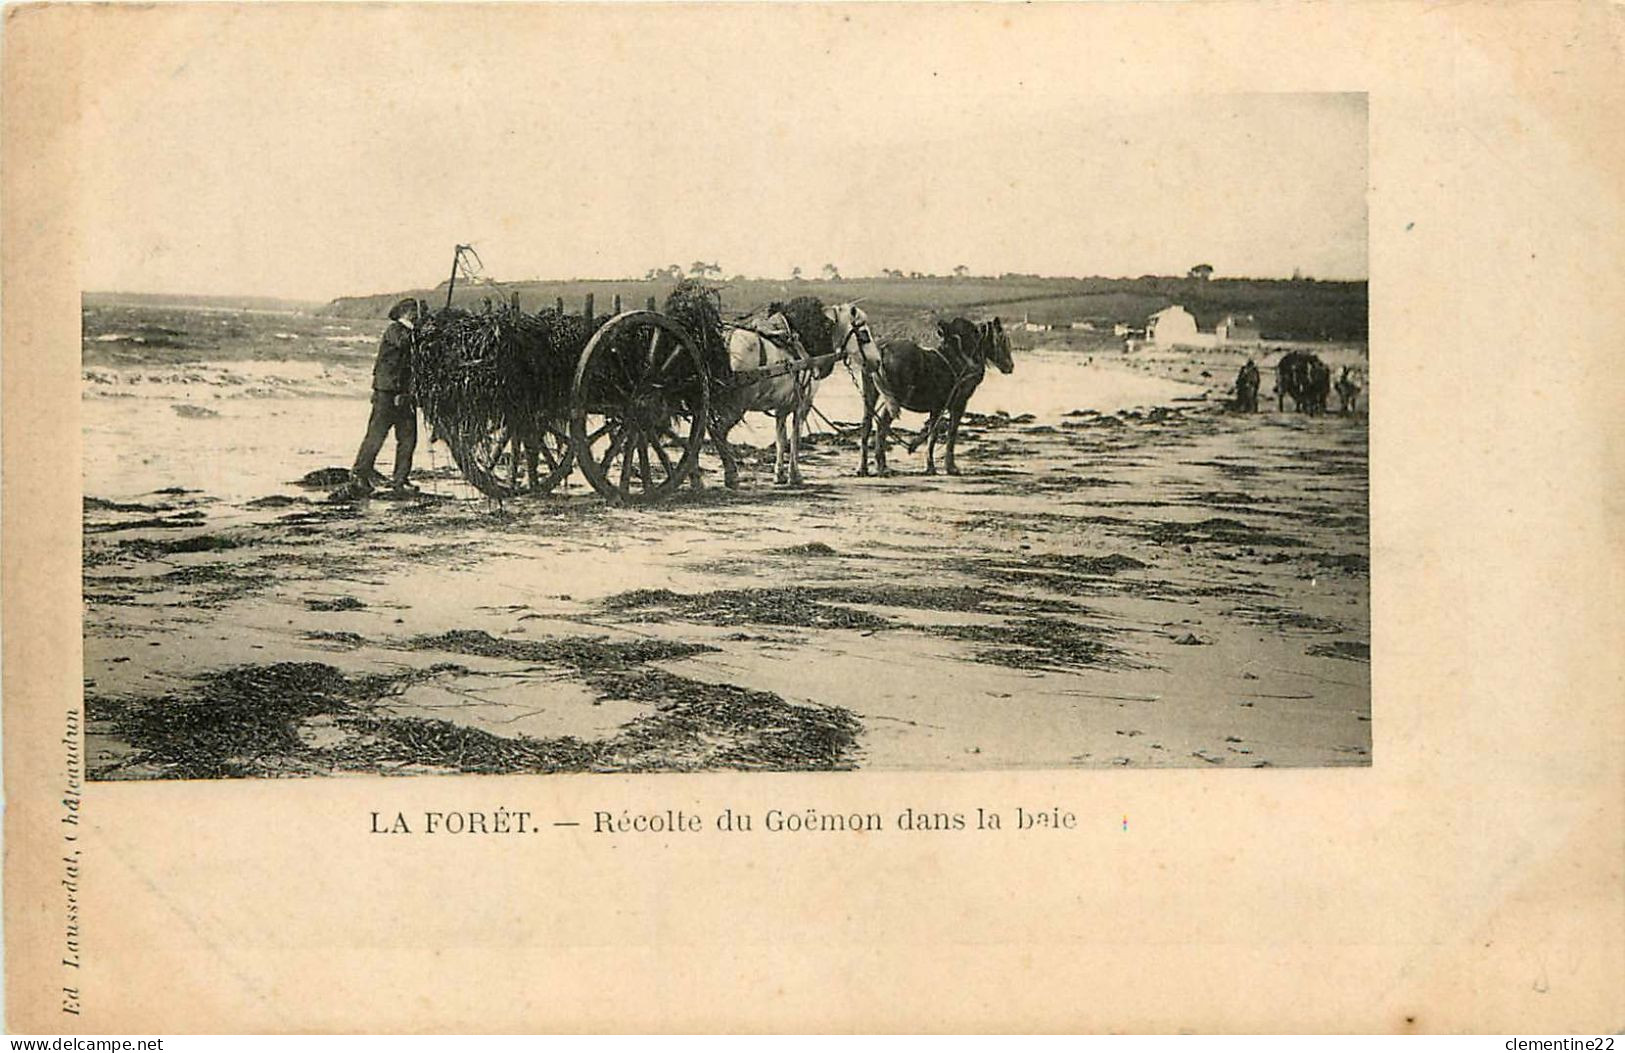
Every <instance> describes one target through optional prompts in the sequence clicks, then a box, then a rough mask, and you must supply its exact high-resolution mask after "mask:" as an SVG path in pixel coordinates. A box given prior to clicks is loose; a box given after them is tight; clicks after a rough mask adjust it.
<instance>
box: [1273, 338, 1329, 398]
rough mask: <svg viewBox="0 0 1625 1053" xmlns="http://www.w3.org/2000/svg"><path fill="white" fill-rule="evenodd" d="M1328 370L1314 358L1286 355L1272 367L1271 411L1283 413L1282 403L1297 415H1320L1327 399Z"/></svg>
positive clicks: (1297, 353)
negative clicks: (1288, 400)
mask: <svg viewBox="0 0 1625 1053" xmlns="http://www.w3.org/2000/svg"><path fill="white" fill-rule="evenodd" d="M1331 381H1332V373H1331V370H1329V369H1327V368H1326V364H1325V363H1324V362H1322V361H1321V360H1320V357H1319V356H1318V355H1313V354H1310V353H1309V352H1307V351H1288V352H1287V353H1286V354H1285V355H1282V356H1281V360H1280V361H1279V362H1277V363H1276V364H1275V408H1276V409H1277V410H1284V409H1286V400H1287V399H1288V398H1290V399H1291V400H1292V404H1293V405H1294V406H1295V407H1296V408H1297V410H1298V412H1300V413H1310V414H1314V413H1323V412H1325V410H1326V402H1327V399H1329V398H1330V396H1331Z"/></svg>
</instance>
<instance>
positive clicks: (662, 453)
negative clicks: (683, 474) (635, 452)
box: [653, 428, 677, 479]
mask: <svg viewBox="0 0 1625 1053" xmlns="http://www.w3.org/2000/svg"><path fill="white" fill-rule="evenodd" d="M666 430H667V433H668V434H669V433H670V431H671V429H669V428H668V429H666ZM653 445H654V448H655V456H656V457H659V458H660V463H661V464H663V465H665V468H666V478H667V479H674V478H676V477H677V466H676V465H674V464H672V463H671V454H669V453H667V452H666V448H665V447H664V446H662V445H660V439H659V437H658V436H657V437H656V438H655V440H654V444H653Z"/></svg>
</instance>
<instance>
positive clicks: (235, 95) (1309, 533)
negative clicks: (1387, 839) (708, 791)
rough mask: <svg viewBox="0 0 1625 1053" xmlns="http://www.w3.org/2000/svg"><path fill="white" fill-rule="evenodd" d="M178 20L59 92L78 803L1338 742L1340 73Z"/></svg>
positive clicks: (1148, 757)
mask: <svg viewBox="0 0 1625 1053" xmlns="http://www.w3.org/2000/svg"><path fill="white" fill-rule="evenodd" d="M219 44H220V45H221V46H219V47H217V48H215V49H214V50H213V51H212V52H211V54H209V55H208V56H206V57H202V58H199V59H198V60H197V61H196V62H194V63H189V64H187V65H186V66H185V67H184V68H182V69H181V70H179V71H178V72H177V76H176V77H175V78H174V79H173V80H171V81H170V82H168V83H165V84H162V85H161V86H155V89H154V90H155V91H156V92H157V93H158V97H157V98H156V99H155V98H153V97H151V96H148V95H143V96H141V97H140V98H134V97H118V96H114V95H110V96H109V97H106V98H99V99H96V100H95V103H96V105H95V106H94V107H93V109H92V111H91V112H92V113H93V114H94V120H95V122H96V125H97V129H96V134H95V135H94V136H93V138H92V139H91V140H90V142H92V143H93V146H92V149H91V150H90V164H91V166H92V169H93V171H95V173H96V178H95V179H94V181H93V182H94V186H95V191H94V193H93V197H92V201H91V205H90V212H91V214H92V215H93V216H94V219H93V220H92V223H91V229H92V231H93V233H92V235H91V237H90V238H89V239H88V244H87V246H86V253H87V259H86V262H85V269H84V282H85V286H84V289H83V305H82V316H83V331H82V343H81V356H82V402H81V407H80V411H81V419H82V431H83V451H84V455H83V456H84V463H83V479H84V511H83V516H84V519H83V536H84V545H83V564H84V582H83V587H84V655H85V658H84V663H85V669H84V691H85V742H86V765H87V774H88V777H89V778H90V779H92V780H120V779H202V778H240V777H256V778H257V777H266V778H269V777H289V776H318V775H331V774H358V773H359V774H375V775H406V774H454V773H487V774H491V773H506V774H512V773H536V774H546V773H551V772H690V771H713V770H753V771H757V770H759V771H799V770H812V771H827V770H846V769H874V770H908V769H914V770H984V769H1010V768H1067V767H1088V768H1095V767H1100V768H1111V767H1114V766H1115V767H1135V768H1139V767H1153V768H1168V767H1194V768H1236V767H1241V768H1260V767H1271V766H1289V767H1317V766H1329V765H1369V764H1370V763H1371V758H1372V749H1371V746H1372V735H1371V705H1370V695H1371V690H1370V687H1371V679H1370V675H1369V669H1370V600H1369V581H1370V574H1371V564H1370V544H1369V518H1368V516H1369V510H1368V443H1367V419H1368V417H1367V410H1368V406H1369V400H1370V399H1371V398H1373V397H1378V398H1380V393H1377V394H1375V395H1374V394H1373V388H1374V384H1373V378H1372V377H1371V372H1370V369H1369V366H1368V347H1367V342H1368V341H1367V333H1368V326H1367V286H1366V268H1367V229H1366V228H1367V216H1366V206H1365V201H1366V190H1367V182H1368V175H1367V165H1366V156H1367V127H1366V122H1367V106H1366V99H1365V97H1364V96H1363V95H1359V94H1303V93H1299V94H1220V95H1208V94H1172V95H1160V96H1155V97H1109V96H1101V97H1097V98H1091V99H1086V100H1084V101H1083V104H1081V105H1074V106H1071V107H1069V108H1068V109H1067V111H1066V112H1064V113H1040V112H1022V111H1021V110H1019V109H1012V111H1011V112H1009V113H1008V114H1005V115H1002V119H1001V120H1000V121H998V122H996V123H995V125H994V126H993V127H991V128H989V127H988V126H987V121H986V119H985V116H984V115H978V114H962V113H959V112H956V111H955V109H954V108H953V107H951V106H945V105H943V104H942V102H943V100H940V99H929V98H928V99H925V100H920V101H917V102H895V103H892V104H889V105H888V106H886V107H882V108H881V109H880V110H879V112H877V113H875V114H874V116H873V117H872V118H871V119H870V120H868V121H866V122H863V123H861V124H859V123H851V122H850V120H849V119H848V121H847V124H846V126H845V127H843V128H842V129H841V130H840V132H839V133H838V134H835V135H833V136H831V135H828V134H825V131H824V129H823V128H822V127H821V117H820V114H819V112H818V111H819V108H820V106H821V102H820V101H819V100H818V97H817V96H798V97H796V98H794V99H792V100H788V102H789V104H788V105H787V106H786V105H775V106H773V107H771V108H770V109H768V108H765V107H762V106H761V102H760V100H757V99H751V98H749V97H743V96H735V95H734V94H733V93H732V92H730V91H729V90H728V89H729V87H730V86H729V85H723V86H719V87H717V88H715V89H714V90H713V91H712V92H711V93H710V94H709V95H708V96H706V97H705V100H706V102H707V103H708V104H707V105H701V104H700V100H697V99H692V98H690V99H667V98H660V97H649V96H648V95H647V94H646V93H645V92H644V91H642V90H640V89H639V87H638V86H637V85H636V84H627V85H625V89H626V91H625V97H624V98H622V99H616V100H615V101H614V103H613V105H615V106H616V112H615V113H614V114H613V115H612V114H611V113H609V112H585V113H584V112H571V111H564V112H560V111H559V110H557V109H556V108H555V107H553V106H552V105H550V104H549V102H548V101H547V100H546V99H545V98H542V97H536V98H526V97H517V98H507V99H498V100H493V99H492V98H489V97H487V96H486V95H484V94H483V93H482V92H481V90H480V88H481V85H480V81H479V74H477V73H472V72H470V71H468V70H460V69H458V68H457V67H455V66H451V67H447V68H446V69H444V70H442V71H438V72H437V71H434V70H429V71H426V72H424V73H422V74H420V76H419V82H418V83H417V84H416V85H415V86H414V90H413V92H412V93H411V95H410V96H409V97H406V98H400V97H390V98H389V105H380V104H377V103H375V102H374V101H372V100H371V99H370V98H369V97H368V96H367V95H366V94H365V93H364V92H362V91H357V92H356V93H355V94H354V95H352V96H348V97H346V96H340V97H338V98H333V97H330V96H328V95H326V94H322V93H318V92H316V91H304V92H301V91H298V90H295V91H294V92H292V93H291V94H286V95H283V96H281V97H280V98H279V99H278V100H277V102H276V104H275V106H274V107H272V106H270V105H268V104H267V103H266V102H265V101H264V100H263V99H262V98H260V97H259V85H258V83H257V82H256V80H255V79H253V78H247V77H240V76H231V75H229V74H225V73H223V72H221V70H223V69H225V68H226V67H227V66H228V65H229V64H230V63H232V62H233V61H235V60H237V59H245V60H246V58H247V57H250V56H252V55H253V54H254V51H255V45H254V42H253V40H252V39H245V40H237V39H234V38H233V37H232V36H231V35H229V34H228V35H226V36H225V37H224V38H223V39H222V40H221V41H219ZM395 44H396V42H394V41H391V40H388V39H387V38H386V39H385V40H383V41H380V46H382V47H391V46H395ZM403 46H408V47H410V45H403ZM522 46H523V44H522V43H521V47H522ZM237 48H241V49H243V52H242V54H240V55H239V54H234V49H237ZM211 66H215V67H218V68H217V69H211V68H210V67H211ZM437 76H438V77H440V78H442V79H443V81H444V83H443V84H442V85H440V86H438V87H437V86H435V85H434V84H432V83H429V81H431V80H432V79H433V78H435V77H437ZM205 84H207V85H208V86H209V90H208V91H203V90H201V86H202V85H205ZM363 86H365V85H364V83H363ZM730 105H732V106H734V107H736V108H737V110H738V112H737V114H729V113H726V112H724V113H721V114H719V113H718V112H717V109H718V107H724V108H725V107H728V106H730ZM239 108H241V109H242V110H245V111H248V112H251V113H253V114H254V119H252V120H241V121H236V120H231V119H228V118H227V116H226V115H227V114H228V113H230V112H234V111H236V110H238V109H239ZM758 108H762V109H768V112H758ZM178 113H184V114H189V115H190V119H188V120H181V119H179V118H178V116H177V115H178ZM735 117H737V119H734V118H735ZM196 124H206V125H207V126H208V127H210V128H212V129H214V130H215V134H213V135H212V136H211V137H210V141H209V142H208V144H207V148H206V150H202V149H199V148H198V147H197V145H196V144H193V143H189V142H184V141H183V142H177V141H176V139H175V135H176V134H177V133H182V131H183V129H185V128H187V127H190V126H194V125H196ZM719 126H721V127H723V128H725V129H727V130H726V132H724V133H721V134H719V132H718V127H719ZM814 129H817V133H816V134H814V131H813V130H814ZM268 144H275V145H274V147H271V148H268ZM1027 151H1039V152H1041V153H1042V155H1043V157H1044V162H1043V164H1042V165H1041V166H1037V167H1030V168H1023V169H1019V170H1018V169H1013V168H1012V165H1011V163H1010V159H1011V158H1012V157H1019V156H1021V155H1022V154H1023V153H1024V152H1027ZM239 164H252V166H253V167H254V171H253V173H252V175H250V176H248V177H247V178H245V179H242V180H237V179H232V178H227V177H226V174H227V172H228V171H230V170H231V169H232V168H233V166H236V165H239ZM373 167H382V168H385V169H387V174H386V175H385V177H384V178H383V179H382V180H381V183H380V185H378V186H376V187H374V186H371V185H369V186H367V187H366V191H365V193H364V194H363V195H361V196H357V194H356V190H357V189H358V187H357V186H356V185H355V184H354V183H353V182H352V180H353V179H354V178H355V175H354V173H355V172H356V171H358V170H364V169H368V168H373ZM135 184H139V185H135Z"/></svg>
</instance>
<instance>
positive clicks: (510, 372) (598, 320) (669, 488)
mask: <svg viewBox="0 0 1625 1053" xmlns="http://www.w3.org/2000/svg"><path fill="white" fill-rule="evenodd" d="M465 249H466V246H459V251H458V259H459V260H461V259H462V258H463V255H464V250H465ZM456 274H457V271H456V269H455V267H454V270H453V278H454V283H455V276H456ZM588 302H589V305H590V303H591V301H590V299H589V301H588ZM588 312H589V313H587V314H568V313H566V312H565V311H564V309H563V306H562V304H560V305H558V306H556V307H548V308H543V309H542V310H540V311H537V312H535V313H526V312H524V311H522V310H520V309H519V307H518V306H517V304H516V303H515V302H513V301H509V300H504V301H502V302H499V303H493V302H492V301H490V300H487V301H486V302H485V306H484V308H483V309H481V310H475V311H471V310H465V309H463V308H459V307H453V306H451V291H450V290H449V289H448V292H447V297H446V306H444V307H442V308H441V309H439V310H436V311H434V312H433V313H432V314H430V315H429V316H428V317H427V318H426V319H424V321H423V323H422V324H421V325H420V327H419V330H418V334H417V339H416V340H415V341H414V347H413V354H412V363H413V366H412V371H413V389H414V393H415V394H416V397H417V400H418V405H419V406H420V408H421V409H422V410H423V415H424V419H425V420H426V421H427V422H428V424H429V427H430V429H431V431H430V435H431V438H432V439H437V440H441V441H444V442H445V443H446V444H447V446H448V447H449V448H450V450H451V453H452V457H453V459H454V460H455V461H456V463H457V467H458V469H459V471H460V472H461V473H462V475H463V478H464V479H466V480H467V481H468V482H469V483H470V484H471V485H472V486H474V487H475V488H476V489H478V490H479V491H480V492H482V493H484V494H486V495H488V496H491V497H496V498H508V497H517V496H520V495H522V494H527V493H533V494H540V493H547V492H548V491H551V490H553V489H554V488H555V487H557V486H559V485H560V484H562V483H564V482H565V481H566V480H567V479H569V478H570V477H571V475H572V473H573V472H574V470H575V469H576V468H577V467H579V468H580V471H581V474H582V476H583V477H585V479H586V480H587V482H588V483H589V484H590V485H591V486H592V487H593V489H594V490H596V491H597V492H598V493H599V494H602V495H603V496H604V497H606V498H608V499H610V500H612V501H616V502H618V503H634V504H636V503H645V502H652V501H658V500H661V499H662V498H665V497H668V496H670V495H671V494H672V493H674V492H675V491H676V490H677V489H678V488H679V487H680V486H682V485H683V483H684V482H686V481H688V480H689V479H690V477H692V476H693V475H694V473H695V472H696V471H697V470H698V468H699V458H700V448H701V446H702V445H703V444H704V442H705V438H706V434H707V428H708V426H709V424H710V423H711V412H712V408H713V400H714V399H715V398H716V397H717V396H718V395H722V394H725V393H726V391H727V390H729V389H730V388H732V387H733V386H735V385H738V384H741V383H745V382H747V381H749V380H759V379H762V378H764V377H765V376H768V375H771V374H785V373H790V372H801V371H806V370H812V369H817V368H821V367H824V366H827V365H829V364H830V363H831V361H832V360H833V359H835V358H838V357H839V355H820V356H812V357H804V358H802V359H800V360H798V361H795V362H790V363H784V364H779V365H774V366H769V367H766V368H765V369H759V370H756V369H753V370H741V371H737V372H736V371H735V370H733V369H732V368H731V367H730V365H729V362H728V355H727V348H726V341H725V339H724V328H725V327H726V326H728V325H731V324H733V323H726V322H724V321H723V319H722V316H721V309H720V295H719V294H718V292H717V291H716V289H715V288H712V287H709V286H706V285H704V284H703V283H700V282H695V281H683V282H680V283H679V284H678V285H677V287H676V288H675V289H673V290H672V292H671V294H670V295H669V296H668V297H667V298H666V301H665V304H664V310H661V311H656V310H652V309H643V310H630V311H619V312H616V313H614V314H611V315H605V316H597V317H594V316H592V315H591V314H590V306H589V309H588Z"/></svg>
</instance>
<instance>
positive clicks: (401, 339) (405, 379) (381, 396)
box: [349, 300, 419, 497]
mask: <svg viewBox="0 0 1625 1053" xmlns="http://www.w3.org/2000/svg"><path fill="white" fill-rule="evenodd" d="M418 318H419V315H418V302H417V301H416V300H401V301H400V302H399V303H397V304H396V305H395V306H394V307H391V308H390V309H389V321H390V325H389V328H388V329H385V330H384V336H383V339H382V340H380V341H379V342H378V359H377V361H376V362H374V363H373V367H372V415H371V416H370V417H369V418H368V419H367V435H366V437H365V438H364V439H362V440H361V449H360V451H359V452H357V453H356V455H355V467H354V468H352V469H351V471H350V487H349V493H350V495H351V496H355V497H360V496H364V495H366V494H370V493H372V488H373V480H374V479H375V478H378V473H377V472H376V471H375V470H374V469H373V461H375V460H376V459H377V457H378V451H379V450H380V449H382V448H383V445H384V439H385V437H386V436H388V435H389V433H390V431H391V429H393V430H394V432H395V470H394V474H393V477H392V479H391V483H392V485H393V486H394V488H395V490H396V492H398V493H406V494H415V493H417V487H415V486H413V485H412V484H411V482H410V481H409V478H410V476H411V473H412V454H413V453H414V452H415V451H416V450H417V445H418V414H417V407H416V406H414V405H413V404H412V339H413V336H414V334H415V332H416V330H417V324H418Z"/></svg>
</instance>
